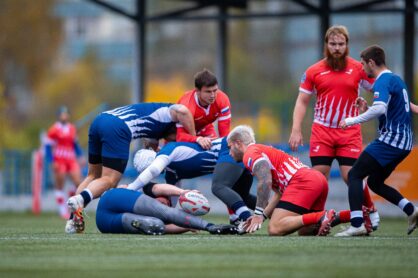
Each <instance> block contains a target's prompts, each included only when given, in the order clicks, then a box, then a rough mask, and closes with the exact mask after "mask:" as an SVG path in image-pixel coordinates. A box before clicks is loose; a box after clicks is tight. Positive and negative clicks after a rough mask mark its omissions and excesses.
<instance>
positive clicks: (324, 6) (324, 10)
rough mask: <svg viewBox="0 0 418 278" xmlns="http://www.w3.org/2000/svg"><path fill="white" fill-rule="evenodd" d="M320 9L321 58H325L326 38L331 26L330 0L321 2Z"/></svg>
mask: <svg viewBox="0 0 418 278" xmlns="http://www.w3.org/2000/svg"><path fill="white" fill-rule="evenodd" d="M319 9H320V11H319V18H320V31H321V32H320V40H319V57H320V58H323V56H324V54H323V50H324V38H325V34H326V33H327V30H328V28H329V25H330V8H329V0H321V3H320V8H319Z"/></svg>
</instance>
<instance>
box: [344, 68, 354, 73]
mask: <svg viewBox="0 0 418 278" xmlns="http://www.w3.org/2000/svg"><path fill="white" fill-rule="evenodd" d="M345 73H346V74H352V73H353V69H349V70H348V71H346V72H345Z"/></svg>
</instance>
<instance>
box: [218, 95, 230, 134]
mask: <svg viewBox="0 0 418 278" xmlns="http://www.w3.org/2000/svg"><path fill="white" fill-rule="evenodd" d="M219 96H220V98H219V108H220V111H221V113H220V115H219V117H218V131H219V137H225V136H227V135H228V134H229V131H230V130H231V103H230V101H229V98H228V96H227V95H226V94H225V93H224V92H220V93H219Z"/></svg>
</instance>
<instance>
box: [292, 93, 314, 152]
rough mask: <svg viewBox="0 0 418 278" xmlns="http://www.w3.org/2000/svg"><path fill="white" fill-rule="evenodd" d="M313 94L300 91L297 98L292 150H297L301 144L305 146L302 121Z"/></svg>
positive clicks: (294, 111)
mask: <svg viewBox="0 0 418 278" xmlns="http://www.w3.org/2000/svg"><path fill="white" fill-rule="evenodd" d="M311 98H312V95H310V94H307V93H304V92H299V96H298V98H297V99H296V104H295V108H294V110H293V125H292V131H291V133H290V138H289V145H290V148H291V150H292V151H297V150H298V147H299V146H303V136H302V121H303V118H304V117H305V114H306V109H307V108H308V105H309V101H310V100H311Z"/></svg>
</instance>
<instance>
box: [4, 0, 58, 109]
mask: <svg viewBox="0 0 418 278" xmlns="http://www.w3.org/2000/svg"><path fill="white" fill-rule="evenodd" d="M53 7H54V0H38V1H32V0H19V1H16V0H2V1H0V26H1V32H0V82H2V83H3V85H4V97H5V98H6V101H7V103H8V112H10V113H16V112H18V111H17V110H16V109H15V108H16V101H17V99H16V97H17V96H16V92H14V89H16V88H22V86H23V87H26V88H29V89H28V90H24V91H31V89H32V88H33V86H36V85H37V84H38V83H39V81H40V80H41V79H42V77H44V76H45V74H47V72H48V71H49V69H50V66H51V63H52V61H53V59H54V58H55V54H56V52H57V50H58V47H59V44H60V41H61V32H62V28H61V22H60V20H59V19H57V18H56V17H54V16H53V13H52V8H53ZM20 90H22V89H20Z"/></svg>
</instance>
